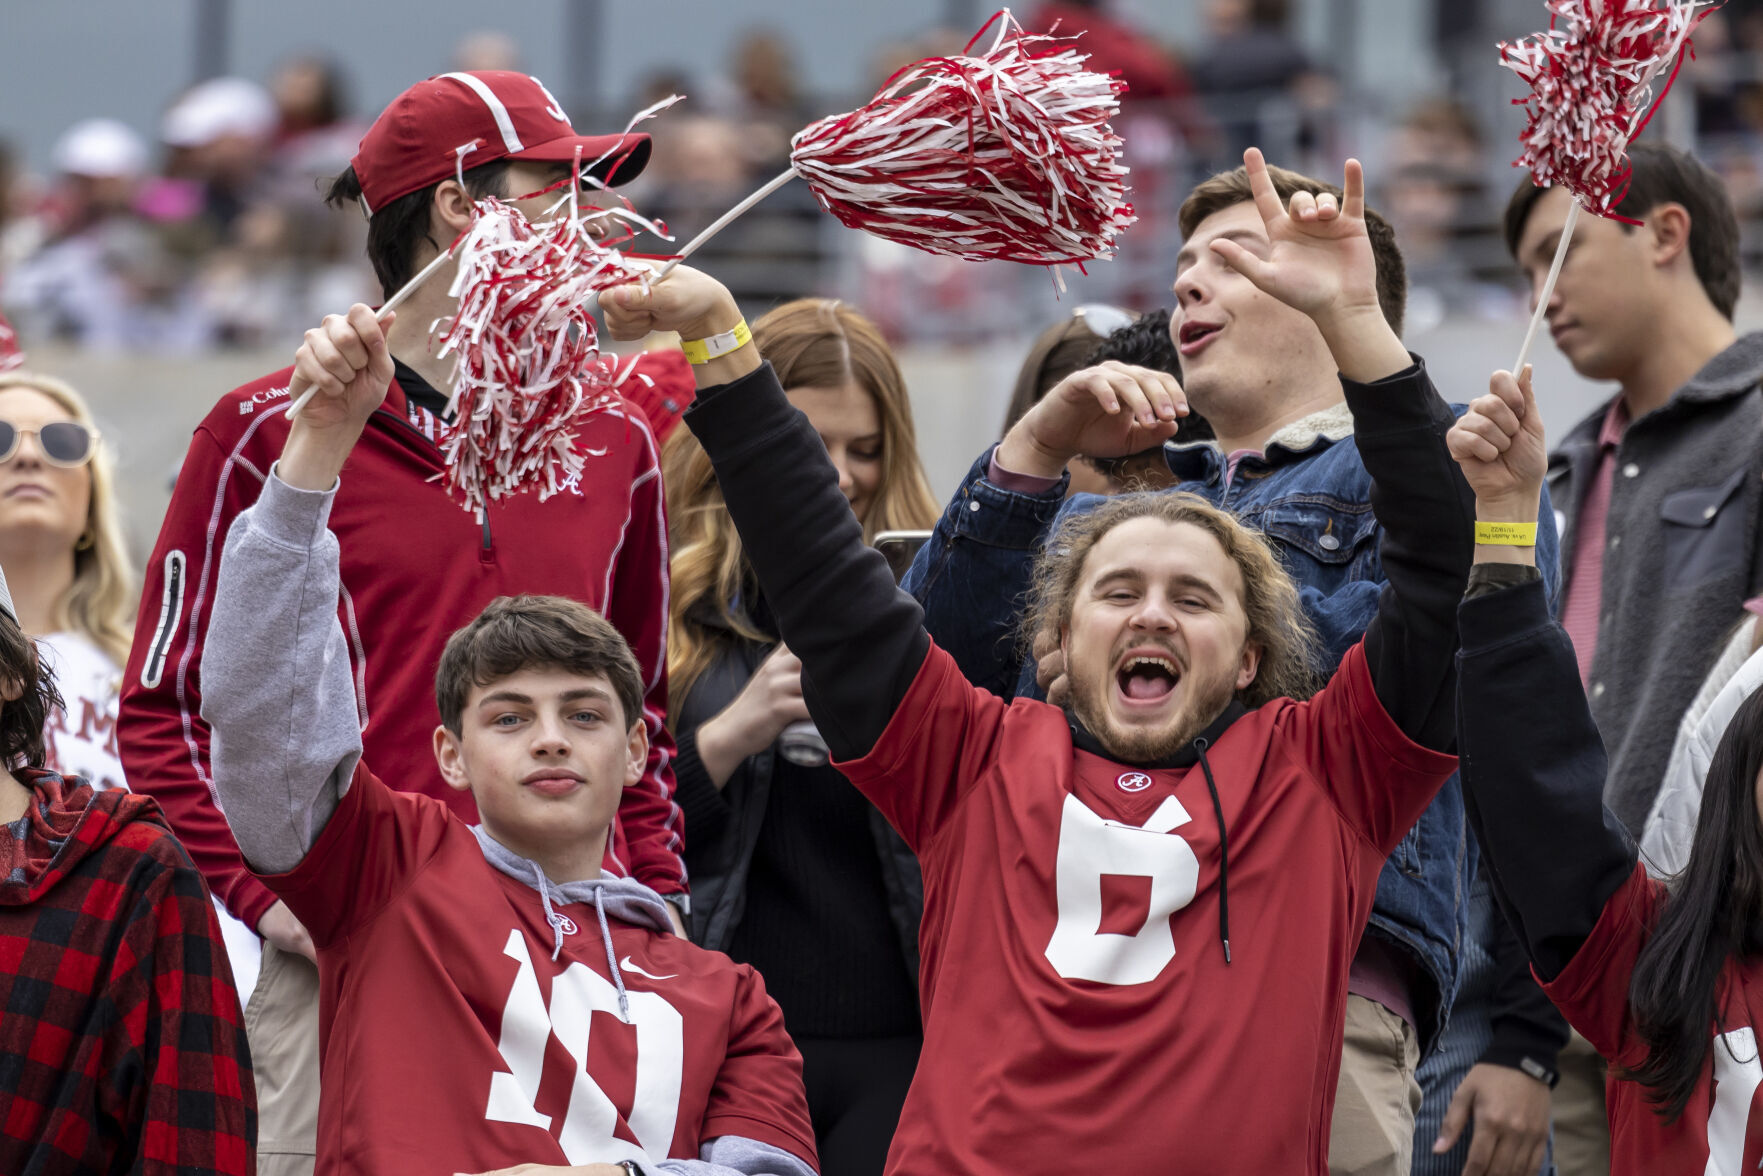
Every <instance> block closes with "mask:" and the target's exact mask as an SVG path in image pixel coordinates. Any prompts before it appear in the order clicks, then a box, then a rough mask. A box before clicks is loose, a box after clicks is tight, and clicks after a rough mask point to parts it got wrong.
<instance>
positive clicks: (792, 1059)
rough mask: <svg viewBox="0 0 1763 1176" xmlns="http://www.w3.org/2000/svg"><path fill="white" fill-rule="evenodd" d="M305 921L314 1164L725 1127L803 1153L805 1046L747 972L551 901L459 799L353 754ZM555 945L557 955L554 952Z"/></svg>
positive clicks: (598, 1149)
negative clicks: (314, 995)
mask: <svg viewBox="0 0 1763 1176" xmlns="http://www.w3.org/2000/svg"><path fill="white" fill-rule="evenodd" d="M264 881H266V882H267V883H269V885H270V887H271V889H273V890H274V891H276V893H278V894H279V895H280V896H281V897H282V898H283V899H284V900H285V901H286V902H287V904H288V906H289V907H290V908H291V909H292V910H293V912H294V914H296V915H298V916H299V918H300V921H301V922H302V923H304V924H305V925H306V927H307V928H308V929H309V930H310V931H311V932H312V939H313V942H314V943H316V944H317V945H318V970H319V977H320V981H321V987H320V1002H319V1035H320V1049H321V1051H322V1066H323V1082H322V1084H321V1090H320V1102H319V1111H318V1172H319V1174H320V1176H345V1174H347V1176H355V1174H357V1173H359V1174H361V1176H435V1174H436V1173H447V1172H486V1171H493V1170H497V1169H501V1168H509V1167H513V1166H515V1165H518V1164H523V1163H533V1164H552V1165H564V1164H588V1163H612V1162H616V1161H618V1160H621V1159H634V1160H636V1161H638V1162H639V1163H645V1164H647V1163H652V1162H654V1161H658V1160H662V1159H667V1158H669V1157H672V1158H674V1159H693V1160H695V1159H697V1158H698V1155H699V1149H700V1147H701V1146H702V1145H703V1144H704V1143H706V1142H708V1141H709V1140H712V1139H715V1138H718V1137H720V1136H724V1135H737V1136H741V1137H743V1138H746V1139H756V1140H758V1141H760V1142H761V1143H767V1144H770V1145H771V1146H773V1147H777V1148H782V1149H783V1150H785V1151H788V1152H791V1153H793V1154H795V1155H798V1156H800V1157H802V1158H803V1159H804V1160H808V1161H810V1162H812V1161H813V1159H814V1130H813V1127H812V1126H811V1125H810V1124H809V1121H808V1106H807V1102H806V1100H805V1098H804V1096H803V1094H802V1076H801V1075H802V1069H801V1059H800V1057H799V1055H798V1054H797V1053H796V1049H795V1046H794V1045H792V1044H791V1042H790V1039H789V1037H788V1036H787V1035H786V1034H785V1032H784V1023H783V1015H782V1013H780V1012H779V1011H778V1007H777V1005H776V1004H775V1003H773V1002H772V1000H771V999H770V998H769V997H767V996H766V995H765V986H764V984H763V983H762V982H761V981H760V979H759V974H758V973H757V972H755V971H753V969H751V968H749V967H746V966H745V965H741V964H736V963H735V962H734V961H732V960H730V959H729V958H728V957H727V956H725V955H722V954H720V953H717V952H709V951H705V950H704V949H703V948H700V947H695V946H693V945H692V944H691V943H688V942H687V941H686V940H684V939H680V938H678V937H676V936H674V935H672V934H668V933H663V932H658V931H655V930H652V929H650V928H648V927H641V926H636V925H634V924H632V923H627V922H623V921H621V920H618V919H610V920H609V921H608V922H609V929H610V931H609V933H610V936H611V940H612V954H613V956H614V958H615V959H616V960H617V961H618V969H619V972H620V973H621V976H622V980H623V984H624V988H625V990H626V994H627V998H628V1004H629V1009H630V1012H629V1017H628V1019H627V1018H625V1017H623V1016H621V1015H620V1009H619V999H618V995H619V994H618V985H617V984H616V983H615V981H614V978H613V976H612V974H611V971H610V967H611V965H610V964H609V962H608V960H607V958H606V957H607V950H606V945H605V942H604V941H603V940H602V939H601V936H600V926H599V922H598V920H597V919H596V917H595V911H594V908H593V906H592V905H590V904H586V903H569V904H564V905H561V906H558V907H557V908H556V909H557V914H558V915H560V916H561V920H560V930H561V932H562V944H561V946H558V945H557V942H556V939H555V936H554V934H553V932H552V929H551V927H550V925H549V924H548V923H547V922H546V918H545V909H544V907H543V905H542V904H541V902H540V899H539V894H538V891H536V890H534V889H533V888H532V887H531V886H529V885H527V884H526V883H524V882H521V881H518V880H516V879H514V878H510V877H508V876H507V875H506V874H503V873H502V872H501V871H499V870H497V869H495V868H494V867H493V866H491V865H490V864H489V862H487V861H486V860H485V859H484V854H483V850H482V849H481V848H479V846H478V841H477V838H476V837H475V836H474V835H473V834H472V832H471V829H470V827H469V826H467V825H466V823H465V822H464V821H463V820H461V819H460V818H459V817H458V816H457V815H455V814H454V813H452V812H450V811H449V810H448V809H447V807H446V806H445V805H443V804H441V803H440V802H439V801H436V800H432V799H430V798H429V797H426V796H416V795H411V794H407V793H402V792H394V791H392V790H391V789H389V788H387V787H386V786H385V785H384V784H383V783H381V782H380V781H379V780H378V779H377V778H376V777H375V776H374V775H373V773H372V772H370V771H368V770H367V768H366V767H365V766H363V765H359V764H358V765H357V766H356V769H355V775H354V778H353V779H352V780H351V781H350V785H349V790H348V792H347V793H345V794H344V796H343V799H342V802H341V804H340V805H339V806H338V808H337V811H336V813H335V814H334V815H333V816H332V817H331V819H330V822H329V823H328V824H327V825H326V826H325V829H324V832H323V833H322V834H320V835H319V838H318V840H317V841H316V842H315V843H314V844H313V847H312V850H311V852H309V853H308V854H307V855H306V859H305V860H304V861H302V862H301V863H300V864H299V865H298V866H297V867H295V868H294V870H293V871H291V872H289V873H287V874H281V875H277V876H274V877H268V878H265V879H264ZM553 951H555V952H556V958H555V959H553V958H552V953H553Z"/></svg>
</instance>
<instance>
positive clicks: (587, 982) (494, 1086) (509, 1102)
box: [484, 929, 685, 1168]
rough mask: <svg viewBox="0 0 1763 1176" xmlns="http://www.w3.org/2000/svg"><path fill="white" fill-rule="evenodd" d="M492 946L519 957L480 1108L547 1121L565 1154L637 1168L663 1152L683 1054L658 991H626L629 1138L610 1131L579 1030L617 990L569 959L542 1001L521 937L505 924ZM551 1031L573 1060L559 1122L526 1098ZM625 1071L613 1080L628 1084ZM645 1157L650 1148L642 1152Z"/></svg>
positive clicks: (537, 1123)
mask: <svg viewBox="0 0 1763 1176" xmlns="http://www.w3.org/2000/svg"><path fill="white" fill-rule="evenodd" d="M502 953H503V954H504V955H506V956H508V957H509V958H510V959H512V960H514V961H515V963H517V964H519V965H520V971H519V972H518V973H517V974H516V975H515V977H514V987H513V988H512V989H510V990H509V993H508V1000H507V1003H506V1004H505V1005H504V1006H503V1008H502V1034H501V1037H500V1039H499V1040H498V1041H497V1042H496V1048H497V1049H498V1050H499V1051H500V1052H501V1054H502V1060H503V1061H504V1062H505V1063H507V1066H508V1069H507V1070H506V1071H499V1072H497V1073H496V1074H493V1075H491V1077H490V1101H489V1105H488V1106H487V1107H486V1108H485V1109H484V1118H485V1119H488V1120H489V1121H491V1122H494V1123H524V1124H527V1125H528V1126H532V1127H537V1128H539V1129H540V1130H541V1131H548V1132H550V1133H551V1134H552V1136H554V1137H555V1138H556V1140H557V1143H558V1145H559V1146H560V1147H562V1149H563V1154H564V1156H566V1157H567V1158H568V1160H569V1162H570V1163H571V1164H589V1163H602V1164H610V1163H617V1162H618V1161H620V1160H635V1161H636V1162H637V1163H639V1164H641V1165H643V1166H644V1167H645V1168H647V1167H649V1166H650V1165H651V1164H652V1163H653V1162H654V1159H656V1158H659V1159H664V1158H666V1156H667V1153H668V1151H669V1150H670V1148H671V1147H672V1144H673V1129H674V1125H675V1122H676V1120H677V1119H678V1118H679V1096H680V1082H681V1072H682V1069H683V1063H684V1059H685V1037H684V1019H683V1018H682V1017H681V1016H680V1013H679V1010H678V1009H676V1008H674V1007H673V1006H672V1005H671V1004H669V1003H667V1001H666V999H665V998H663V997H662V996H661V995H660V994H659V993H655V992H628V993H626V996H627V998H628V999H629V1002H630V1021H629V1023H630V1024H632V1025H634V1026H636V1030H637V1073H636V1083H635V1089H636V1095H635V1097H634V1099H633V1100H632V1104H633V1105H632V1106H631V1109H630V1114H629V1116H628V1117H627V1118H626V1119H625V1122H626V1124H627V1125H628V1126H629V1128H630V1133H631V1134H632V1135H635V1136H636V1137H637V1141H638V1144H640V1145H641V1146H638V1145H637V1144H632V1143H631V1142H630V1141H629V1140H628V1139H621V1138H619V1137H618V1136H617V1135H615V1134H614V1132H615V1130H616V1129H617V1127H618V1118H619V1116H618V1109H617V1108H616V1107H615V1106H613V1104H612V1100H611V1099H610V1098H608V1097H606V1092H605V1091H603V1090H602V1089H601V1088H600V1086H599V1085H598V1084H597V1083H596V1082H595V1081H594V1077H593V1075H592V1074H590V1073H588V1067H587V1062H588V1033H589V1029H590V1027H591V1026H592V1025H593V1020H594V1014H595V1013H608V1014H610V1015H611V1016H613V1017H614V1018H617V1017H618V1016H619V1012H618V990H617V989H616V988H614V987H613V986H612V982H611V981H609V980H607V979H606V978H605V977H604V976H602V975H600V974H599V973H598V972H595V971H594V970H592V969H591V968H589V967H588V966H587V965H585V964H581V963H573V964H571V965H569V967H567V968H565V969H564V970H563V971H562V972H561V973H559V974H558V975H557V977H556V978H555V979H553V980H552V981H551V1005H550V1007H549V1008H546V1006H545V1002H544V1000H543V999H542V998H541V997H540V996H539V977H538V972H537V971H536V970H535V969H534V967H533V960H532V955H531V954H530V952H529V951H528V949H527V943H526V937H525V936H524V935H522V934H521V933H520V931H519V930H518V929H515V930H513V931H510V932H509V933H508V943H507V945H506V946H505V947H503V949H502ZM553 1036H555V1037H556V1038H557V1041H558V1043H559V1044H560V1045H562V1046H563V1048H564V1050H565V1051H566V1052H567V1053H568V1055H569V1057H570V1059H571V1062H572V1064H573V1066H574V1073H573V1074H572V1075H571V1085H570V1094H569V1107H568V1109H567V1110H566V1111H565V1112H564V1115H563V1118H562V1121H561V1122H553V1116H550V1115H542V1114H540V1113H539V1111H538V1109H537V1108H536V1107H535V1106H534V1105H533V1100H534V1098H535V1097H536V1096H537V1095H538V1092H539V1083H540V1079H541V1078H542V1077H543V1072H544V1066H545V1045H546V1043H547V1042H548V1041H549V1040H550V1038H551V1037H553ZM628 1084H629V1079H628V1078H626V1079H625V1080H624V1081H623V1082H620V1083H619V1086H620V1087H628ZM652 1157H653V1158H652Z"/></svg>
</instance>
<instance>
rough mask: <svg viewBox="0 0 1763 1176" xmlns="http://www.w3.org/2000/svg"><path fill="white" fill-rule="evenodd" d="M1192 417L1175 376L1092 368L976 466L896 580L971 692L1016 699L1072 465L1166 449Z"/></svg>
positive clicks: (1064, 384)
mask: <svg viewBox="0 0 1763 1176" xmlns="http://www.w3.org/2000/svg"><path fill="white" fill-rule="evenodd" d="M1187 410H1188V409H1187V398H1186V396H1185V395H1184V394H1183V392H1182V390H1181V385H1180V384H1178V383H1177V382H1176V380H1175V378H1174V377H1173V376H1170V375H1168V374H1166V373H1164V372H1159V371H1153V370H1152V369H1150V368H1142V367H1135V366H1133V365H1131V364H1123V363H1114V362H1109V363H1103V364H1098V365H1096V366H1094V367H1088V368H1084V369H1083V370H1081V371H1078V372H1074V373H1072V374H1071V375H1070V376H1067V377H1066V378H1065V379H1063V380H1061V381H1060V382H1059V383H1058V384H1056V385H1055V386H1054V387H1053V388H1052V389H1050V390H1049V391H1048V392H1047V395H1046V396H1044V397H1043V398H1042V399H1041V401H1040V403H1038V404H1036V405H1035V406H1034V407H1033V408H1032V409H1030V410H1029V411H1028V412H1027V413H1026V414H1025V415H1024V416H1023V418H1022V419H1021V420H1020V421H1018V422H1017V423H1016V424H1015V425H1014V426H1013V427H1012V428H1011V430H1010V433H1009V435H1008V436H1006V437H1005V438H1004V440H1003V442H1002V443H1001V444H999V445H997V446H995V447H994V448H993V449H991V450H990V451H988V452H987V453H986V454H984V455H982V456H981V457H980V459H979V461H978V462H976V463H975V464H974V467H973V470H972V471H971V472H970V473H969V474H968V476H967V479H966V480H965V481H964V482H962V484H961V488H960V489H959V490H957V491H956V492H955V497H954V498H953V499H952V500H950V503H949V505H948V507H947V508H946V509H945V510H944V511H943V517H942V518H941V519H939V520H938V522H937V527H936V531H935V532H934V533H933V534H932V536H931V540H930V542H929V543H927V544H925V546H924V547H923V548H922V549H921V550H920V551H919V556H918V559H916V560H915V561H914V562H913V565H912V569H911V571H909V572H908V573H907V574H906V578H905V579H904V581H902V587H904V588H905V589H906V590H907V591H908V592H910V593H912V595H913V596H914V597H915V598H917V600H918V601H919V602H920V603H921V604H922V605H923V606H924V623H925V627H926V628H927V629H929V630H930V634H931V636H932V637H933V638H935V639H936V642H937V644H938V645H939V646H941V647H942V648H943V649H946V650H948V651H949V653H950V655H951V656H953V657H954V658H955V662H956V664H957V665H959V666H960V667H961V672H962V673H963V674H965V675H966V677H967V680H968V681H970V682H972V683H974V684H975V685H977V686H983V687H985V688H986V689H988V690H991V691H992V692H993V693H995V694H999V695H1002V696H1004V697H1009V696H1010V695H1011V694H1012V693H1013V692H1014V691H1015V687H1016V680H1017V675H1018V671H1019V668H1020V667H1021V665H1022V656H1021V652H1022V646H1021V641H1020V637H1021V633H1020V628H1019V626H1020V622H1021V617H1022V613H1023V605H1024V602H1025V601H1026V600H1027V597H1028V592H1029V586H1030V581H1031V580H1032V579H1033V571H1034V563H1035V559H1036V557H1037V556H1039V555H1040V552H1041V546H1042V544H1043V543H1044V542H1045V540H1046V538H1047V536H1048V535H1049V534H1050V533H1051V532H1052V528H1053V525H1054V522H1055V520H1056V519H1057V518H1058V517H1059V514H1060V507H1061V505H1062V504H1063V503H1064V499H1065V487H1066V484H1067V478H1066V472H1065V471H1066V467H1067V466H1068V465H1070V463H1071V461H1072V459H1073V458H1075V457H1076V456H1077V455H1078V454H1079V453H1087V454H1092V455H1094V456H1099V457H1114V456H1119V455H1124V454H1128V453H1138V452H1140V451H1141V450H1144V449H1146V448H1149V447H1151V446H1154V445H1158V444H1161V443H1162V442H1164V441H1167V440H1168V439H1169V438H1170V437H1171V436H1173V435H1174V434H1175V431H1176V427H1177V424H1178V422H1179V419H1180V418H1181V417H1182V416H1185V415H1186V414H1187Z"/></svg>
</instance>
